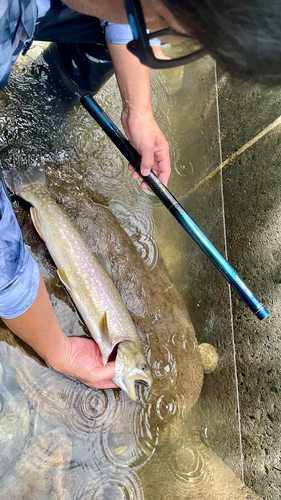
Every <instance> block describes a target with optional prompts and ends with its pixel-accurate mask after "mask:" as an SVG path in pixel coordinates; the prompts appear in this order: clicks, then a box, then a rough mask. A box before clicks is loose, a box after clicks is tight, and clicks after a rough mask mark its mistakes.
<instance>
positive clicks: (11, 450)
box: [0, 58, 258, 500]
mask: <svg viewBox="0 0 281 500" xmlns="http://www.w3.org/2000/svg"><path fill="white" fill-rule="evenodd" d="M38 71H40V72H41V83H40V85H38V83H37V78H36V77H35V76H34V74H32V69H31V67H30V66H29V65H27V66H25V65H24V66H20V65H19V66H18V67H17V68H16V69H15V71H14V74H13V77H12V78H11V82H10V85H9V87H8V88H7V89H5V90H4V91H3V92H2V96H1V103H0V107H1V113H0V115H1V135H0V146H1V148H2V149H1V160H2V163H3V166H4V170H5V171H9V170H14V169H21V170H25V169H28V168H30V165H33V164H35V163H38V162H40V163H41V164H44V167H45V170H46V175H47V180H48V186H49V190H50V193H51V195H52V196H53V197H54V198H55V199H56V200H57V201H58V202H59V203H60V204H61V206H62V207H63V208H64V209H65V210H66V212H67V213H68V215H69V216H70V217H71V219H72V220H73V221H74V222H75V223H76V224H77V226H78V228H79V229H80V231H81V233H82V234H83V236H84V237H85V239H86V241H87V242H88V244H89V246H90V247H91V248H92V249H93V251H94V253H95V254H96V255H97V257H98V258H101V256H102V260H101V263H102V265H104V266H105V269H106V270H110V273H111V276H112V279H113V281H114V283H115V285H116V287H117V289H118V291H119V292H120V294H121V296H122V299H123V300H124V302H125V304H126V306H127V308H128V310H129V312H130V314H131V315H132V318H133V320H134V322H135V324H136V326H137V329H138V332H139V335H140V338H141V341H142V344H143V348H144V352H145V355H146V357H147V360H148V363H149V365H150V367H151V370H152V373H153V376H154V380H155V384H154V387H153V389H152V390H151V391H148V389H146V388H143V387H140V388H139V401H138V403H133V402H132V401H131V400H129V399H128V397H127V396H126V395H125V394H124V393H123V392H122V391H119V390H106V391H99V390H92V389H89V388H87V387H85V386H83V385H82V384H80V383H78V382H75V381H73V380H70V379H68V378H66V377H64V376H63V375H60V374H58V373H56V372H54V371H53V370H51V369H50V368H48V367H46V366H45V364H44V363H43V362H42V361H41V362H40V360H39V359H38V357H37V356H36V355H35V354H34V353H32V352H31V350H30V349H29V348H28V347H27V346H26V345H24V344H23V343H22V342H20V341H19V340H18V339H16V337H15V336H13V335H12V334H11V333H10V332H9V331H8V330H7V329H6V328H5V326H4V325H3V324H2V323H1V324H0V339H1V342H0V355H1V366H2V368H3V375H2V381H1V386H0V387H1V394H2V400H1V412H0V418H1V416H2V420H3V421H4V420H5V421H6V419H11V422H13V424H11V425H9V433H7V432H6V437H5V439H4V438H2V439H3V443H4V444H3V446H2V445H1V446H2V448H0V459H1V460H2V457H3V463H4V461H5V464H7V460H9V461H10V464H9V467H8V470H4V469H7V467H6V466H5V467H4V469H3V470H1V469H0V472H1V475H2V478H1V479H0V493H1V495H2V496H1V498H11V493H12V494H13V495H14V498H22V499H29V500H32V499H34V500H35V499H38V498H40V500H44V498H49V499H57V498H60V499H62V498H68V499H69V500H70V499H71V500H72V499H73V500H74V499H75V500H76V499H77V500H90V499H91V500H94V499H95V500H97V499H100V500H119V499H120V500H148V499H151V498H154V499H155V500H162V499H165V500H166V499H168V498H169V499H173V500H183V499H186V498H189V499H194V500H199V499H200V500H204V499H206V500H207V499H208V500H212V499H214V500H227V499H230V498H235V499H237V500H239V499H246V498H247V499H255V498H258V497H257V496H256V495H255V494H254V493H252V492H250V490H248V489H247V488H246V487H243V486H242V482H241V477H242V476H241V457H240V449H239V429H238V421H237V416H236V414H237V403H236V399H235V398H236V392H235V391H236V387H235V373H234V370H233V358H232V356H233V355H232V350H231V342H230V340H229V337H227V339H226V341H225V342H226V344H227V345H226V347H224V348H222V349H221V350H220V345H217V343H216V337H215V335H214V332H216V331H217V330H218V329H223V326H224V325H223V320H222V319H221V318H217V317H215V316H214V313H212V311H215V310H216V309H215V308H214V303H215V301H216V298H215V297H214V298H212V301H213V302H212V301H210V303H209V305H208V306H207V305H206V300H207V299H206V298H205V297H203V300H204V299H205V303H204V302H200V300H201V299H198V301H197V304H196V306H195V308H202V309H204V311H205V313H204V314H205V316H206V322H205V331H204V328H203V330H202V324H203V325H204V323H201V324H200V325H199V327H198V329H197V328H196V334H197V339H198V340H199V341H200V342H202V341H208V342H209V343H210V344H213V345H215V346H216V347H217V348H218V353H219V355H221V354H222V356H221V358H220V362H219V367H218V368H217V370H216V372H214V373H216V374H217V375H216V376H217V377H221V378H222V388H223V389H225V390H226V392H227V391H229V393H228V394H225V397H224V394H222V395H221V396H222V397H221V401H216V403H217V407H216V408H217V410H216V411H215V412H214V413H213V414H212V411H213V409H214V404H213V401H212V398H213V394H214V393H213V392H212V380H215V379H212V377H213V375H212V374H211V375H205V382H204V386H203V399H202V398H201V399H199V398H200V393H201V389H202V384H203V377H204V374H203V371H204V370H203V364H202V359H201V357H200V352H199V348H198V343H197V340H196V336H195V331H194V328H193V325H192V323H191V320H190V318H189V314H188V312H187V309H186V307H187V306H190V311H189V312H190V315H191V318H192V322H193V323H194V326H197V324H196V322H197V320H196V309H195V308H194V301H195V300H196V292H194V294H193V293H190V289H192V288H193V287H196V282H193V283H191V282H190V281H189V273H190V271H191V270H192V269H191V268H192V266H196V268H197V269H199V270H200V272H201V273H202V275H203V274H204V273H206V289H208V287H212V286H213V281H212V278H210V276H209V275H208V274H209V273H210V275H211V276H212V273H213V272H216V271H213V270H211V271H209V270H207V271H205V265H206V261H203V262H201V261H199V263H198V261H197V262H195V261H192V260H190V261H189V262H188V263H186V256H187V255H188V252H189V249H190V248H192V251H193V252H194V254H196V252H197V255H198V250H197V249H195V247H193V246H192V245H193V243H190V239H189V238H188V236H187V235H186V234H185V233H184V232H183V231H182V230H181V229H180V228H179V226H178V224H177V223H176V222H175V221H174V220H173V219H172V217H171V216H170V214H169V213H168V212H166V211H165V209H164V208H163V207H162V206H161V205H160V203H159V202H158V200H157V199H155V197H154V196H153V195H152V194H151V193H150V192H149V191H146V192H144V191H142V190H141V189H140V187H139V185H138V183H137V182H133V181H132V180H131V178H130V175H129V173H128V171H127V167H126V162H125V161H124V160H123V159H122V157H121V156H120V154H119V153H118V152H117V150H116V149H115V147H114V146H112V144H111V143H110V141H109V139H107V138H106V137H105V136H104V134H103V133H102V132H101V130H100V129H99V128H98V126H97V125H96V124H95V123H93V120H92V118H91V117H90V116H89V115H87V113H86V112H85V110H84V109H82V107H79V106H78V105H77V106H75V107H74V108H73V107H71V106H70V107H69V109H65V110H64V111H63V112H62V107H61V104H60V102H59V100H57V96H56V94H55V93H53V94H52V93H50V90H47V87H46V78H45V76H44V70H42V71H41V70H39V69H37V70H36V71H35V72H36V74H37V73H38ZM213 74H214V65H213V62H212V61H211V60H210V59H209V58H205V59H204V60H203V61H201V62H199V63H196V71H194V72H193V73H192V72H191V71H190V68H189V69H188V70H187V69H186V70H185V71H184V70H183V68H178V69H176V70H173V71H169V72H162V73H157V72H154V73H153V74H152V102H153V107H154V110H155V116H156V119H157V121H158V123H159V124H160V126H161V128H162V130H163V132H164V133H165V135H166V137H167V139H168V141H169V143H170V147H171V160H172V165H173V174H172V178H171V182H170V185H169V187H170V189H171V191H172V192H173V193H174V195H175V196H176V197H177V198H179V200H180V201H181V203H182V204H183V205H185V203H186V204H187V205H188V203H189V198H188V197H187V194H188V192H189V190H191V188H192V187H193V186H194V185H195V184H196V183H197V182H198V181H200V180H201V179H202V178H203V177H204V176H205V175H206V174H207V173H208V171H209V170H211V168H213V166H214V165H215V164H218V163H219V153H218V149H217V148H216V147H214V146H215V145H217V140H218V137H217V129H216V128H215V125H216V116H215V93H214V86H209V83H208V82H209V80H208V78H209V77H210V75H213ZM28 75H29V76H28ZM194 75H197V77H195V76H194ZM198 75H199V76H198ZM212 78H213V76H212ZM206 82H207V83H208V84H207V83H206ZM198 88H201V89H202V90H204V89H205V88H206V92H205V93H204V100H203V101H202V102H198V99H197V98H196V95H197V92H198ZM27 96H28V97H27ZM97 100H98V102H99V103H101V104H102V106H103V108H104V109H105V111H106V112H107V113H108V114H109V115H110V117H111V118H112V119H113V121H114V122H115V123H116V124H117V125H118V126H121V125H120V109H121V101H120V97H119V94H118V91H117V86H116V82H115V80H114V78H112V79H111V80H110V81H109V82H108V84H107V85H106V86H105V87H104V89H102V91H101V92H100V93H99V94H98V96H97ZM187 116H188V120H187ZM198 137H199V139H200V138H202V141H201V140H200V142H198ZM212 196H213V199H215V200H219V199H220V191H219V184H215V185H214V186H213V192H212ZM14 207H15V211H16V213H17V216H18V220H19V223H20V225H21V228H22V231H23V234H24V237H25V241H26V243H27V244H28V245H29V246H30V249H31V252H32V254H33V255H34V256H35V258H36V259H37V261H38V263H39V267H40V271H41V274H42V276H43V278H44V280H45V282H46V286H47V289H48V291H49V293H50V297H51V301H52V304H53V307H54V309H55V311H56V314H57V316H58V318H59V321H60V323H61V325H62V327H63V329H64V331H65V332H67V333H68V334H69V335H82V334H84V327H83V324H82V322H81V319H80V317H79V316H78V315H77V313H76V311H75V308H74V306H73V305H72V303H71V301H70V299H69V297H68V295H67V293H66V292H65V290H64V288H63V287H62V285H61V284H60V283H59V281H58V279H57V276H56V271H55V268H54V266H53V264H52V261H51V259H50V257H49V255H48V252H47V250H46V249H45V247H44V244H43V243H42V241H41V240H40V238H39V237H38V236H37V234H36V232H35V230H34V229H33V226H32V223H31V221H30V217H29V213H28V211H27V207H26V206H25V204H23V203H22V202H19V200H15V201H14ZM190 208H191V210H193V212H194V214H195V216H196V212H197V211H198V210H199V207H198V206H197V205H196V203H193V205H192V207H190ZM215 210H217V211H221V206H220V207H219V208H218V207H217V206H215ZM194 218H196V217H194ZM216 244H217V245H218V246H220V245H222V247H223V241H222V237H221V236H220V237H219V240H218V242H216ZM220 250H222V249H221V248H220ZM161 256H162V257H163V259H164V260H163V259H162V257H161ZM186 264H187V265H186ZM207 269H209V268H207ZM215 283H218V286H219V287H222V288H223V287H224V286H225V285H224V283H223V280H222V281H219V280H218V281H215ZM215 286H216V285H215ZM177 289H178V290H179V292H180V293H179V292H178V291H177ZM213 292H214V291H213V290H211V291H210V295H212V297H213ZM225 293H226V294H227V288H225ZM224 307H225V306H222V309H223V308H224ZM212 314H213V315H212ZM226 370H230V372H229V374H228V379H227V381H223V376H224V373H225V371H226ZM215 396H216V394H215ZM198 400H199V403H198ZM221 410H222V411H221ZM19 414H20V415H21V416H22V418H21V423H18V420H17V419H18V415H19ZM1 422H2V421H0V426H1V429H2V431H3V433H4V432H5V428H4V427H3V425H2V424H1ZM23 423H24V424H23ZM15 442H16V443H19V442H20V445H18V446H17V447H16V449H15ZM212 448H213V449H212ZM223 460H224V461H223ZM1 464H2V462H0V466H1ZM233 471H234V472H235V473H236V476H235V475H234V472H233ZM19 484H20V485H21V487H19V486H18V485H19ZM35 485H36V487H35ZM9 495H10V496H9Z"/></svg>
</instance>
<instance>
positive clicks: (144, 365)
mask: <svg viewBox="0 0 281 500" xmlns="http://www.w3.org/2000/svg"><path fill="white" fill-rule="evenodd" d="M141 369H142V370H143V371H144V372H145V370H147V365H146V364H145V363H144V364H143V365H142V367H141Z"/></svg>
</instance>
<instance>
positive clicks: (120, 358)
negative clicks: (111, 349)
mask: <svg viewBox="0 0 281 500" xmlns="http://www.w3.org/2000/svg"><path fill="white" fill-rule="evenodd" d="M115 369H116V375H115V377H114V379H113V380H114V382H115V383H116V384H117V385H118V386H119V387H120V388H121V389H123V391H125V392H126V393H127V394H128V396H129V397H130V398H131V399H132V400H133V401H137V395H136V388H135V384H143V385H146V386H149V387H152V383H153V378H152V375H151V372H150V369H149V367H148V364H147V361H146V359H145V357H144V354H143V353H142V352H141V348H140V346H138V345H137V344H135V343H134V342H130V341H127V342H122V343H121V344H119V346H118V350H117V356H116V360H115Z"/></svg>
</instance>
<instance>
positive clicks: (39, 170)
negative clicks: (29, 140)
mask: <svg viewBox="0 0 281 500" xmlns="http://www.w3.org/2000/svg"><path fill="white" fill-rule="evenodd" d="M4 178H5V182H6V184H7V186H8V188H9V189H10V190H11V191H12V192H13V193H14V194H17V195H19V196H20V193H21V187H22V186H26V185H27V184H33V183H34V182H39V183H40V184H42V185H44V186H46V176H45V170H44V168H43V167H42V166H38V165H36V166H34V165H31V166H30V168H29V169H28V170H25V171H22V170H16V169H15V170H9V171H8V172H5V174H4Z"/></svg>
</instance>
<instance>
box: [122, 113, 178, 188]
mask: <svg viewBox="0 0 281 500" xmlns="http://www.w3.org/2000/svg"><path fill="white" fill-rule="evenodd" d="M121 120H122V125H123V128H124V131H125V133H126V135H127V137H128V139H129V141H130V143H131V144H132V146H133V147H134V148H135V149H136V150H137V151H138V153H139V154H140V155H141V157H142V159H141V165H140V170H141V173H142V175H148V174H149V173H150V171H151V170H153V172H154V173H155V174H156V175H157V176H158V177H159V179H160V181H161V182H163V184H165V185H167V184H168V180H169V177H170V174H171V165H170V157H169V145H168V143H167V141H166V139H165V137H164V135H163V133H162V132H161V130H160V128H159V126H158V124H157V123H156V121H155V119H154V117H153V114H152V112H151V111H148V112H145V113H139V112H132V111H130V112H128V111H125V110H124V111H123V112H122V116H121ZM129 169H130V170H133V173H132V178H133V179H138V178H140V177H141V176H140V175H139V174H138V173H137V172H136V171H134V167H133V166H132V165H129ZM141 188H142V189H146V188H148V185H147V183H146V182H145V181H143V182H142V183H141Z"/></svg>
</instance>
